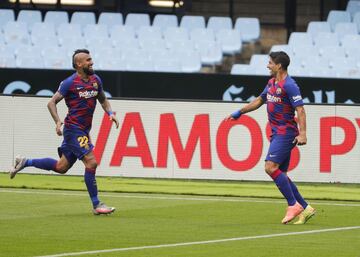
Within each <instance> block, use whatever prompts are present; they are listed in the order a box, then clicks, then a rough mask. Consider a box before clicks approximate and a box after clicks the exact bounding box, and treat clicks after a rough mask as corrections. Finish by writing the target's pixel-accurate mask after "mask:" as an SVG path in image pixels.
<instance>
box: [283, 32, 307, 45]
mask: <svg viewBox="0 0 360 257" xmlns="http://www.w3.org/2000/svg"><path fill="white" fill-rule="evenodd" d="M289 45H290V46H291V47H293V46H295V45H303V46H304V45H313V39H312V37H311V35H310V34H308V33H306V32H292V33H291V34H290V37H289Z"/></svg>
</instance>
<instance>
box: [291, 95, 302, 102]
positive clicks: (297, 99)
mask: <svg viewBox="0 0 360 257" xmlns="http://www.w3.org/2000/svg"><path fill="white" fill-rule="evenodd" d="M292 99H293V101H294V102H297V101H300V100H302V97H301V95H296V96H293V97H292Z"/></svg>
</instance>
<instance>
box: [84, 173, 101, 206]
mask: <svg viewBox="0 0 360 257" xmlns="http://www.w3.org/2000/svg"><path fill="white" fill-rule="evenodd" d="M95 173H96V169H89V168H85V174H84V180H85V184H86V188H87V191H88V192H89V196H90V199H91V202H92V204H93V206H94V208H95V207H96V206H97V205H98V204H99V203H100V201H99V199H98V189H97V184H96V178H95Z"/></svg>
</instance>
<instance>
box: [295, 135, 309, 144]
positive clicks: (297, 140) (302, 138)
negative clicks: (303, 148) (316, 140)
mask: <svg viewBox="0 0 360 257" xmlns="http://www.w3.org/2000/svg"><path fill="white" fill-rule="evenodd" d="M293 143H294V144H297V145H306V143H307V138H306V135H303V134H300V135H298V136H297V137H295V139H294V141H293Z"/></svg>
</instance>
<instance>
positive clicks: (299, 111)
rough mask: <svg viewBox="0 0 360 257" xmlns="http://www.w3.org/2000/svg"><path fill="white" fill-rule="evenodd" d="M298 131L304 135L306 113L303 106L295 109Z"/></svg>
mask: <svg viewBox="0 0 360 257" xmlns="http://www.w3.org/2000/svg"><path fill="white" fill-rule="evenodd" d="M297 118H298V124H299V133H300V134H303V135H306V113H305V109H304V108H299V109H297Z"/></svg>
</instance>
